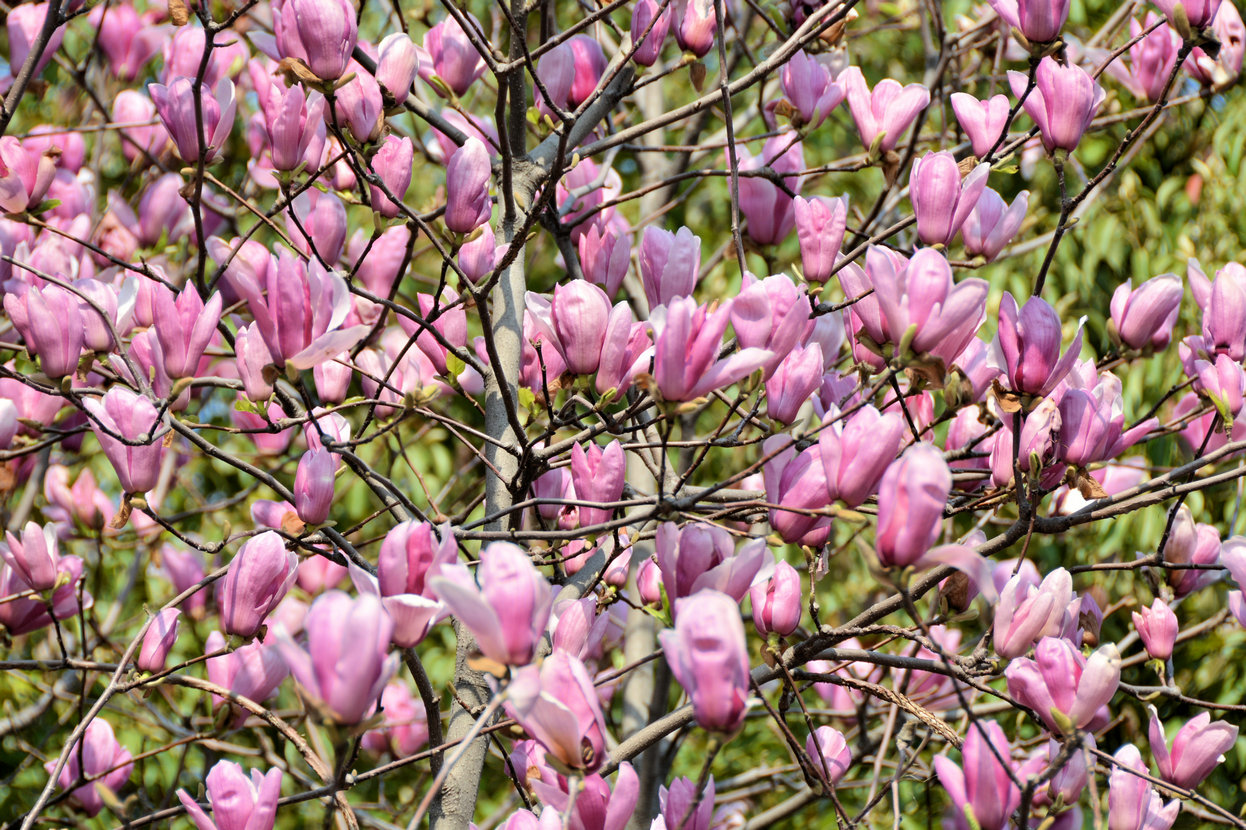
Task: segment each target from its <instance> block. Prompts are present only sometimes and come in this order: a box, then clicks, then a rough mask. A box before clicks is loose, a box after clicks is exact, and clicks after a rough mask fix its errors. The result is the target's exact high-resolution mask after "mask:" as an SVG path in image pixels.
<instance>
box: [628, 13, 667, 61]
mask: <svg viewBox="0 0 1246 830" xmlns="http://www.w3.org/2000/svg"><path fill="white" fill-rule="evenodd" d="M660 5H661V4H660V3H658V2H657V0H639V2H637V3H636V5H635V7H633V9H632V28H631V35H632V43H633V45H635V46H636V53H635V54H634V55H633V56H632V60H634V61H636V63H638V64H640V65H641V66H653V65H654V64H655V63H657V60H658V56H659V55H661V54H662V43H663V41H665V40H666V35H667V32H669V31H670V28H671V7H670V6H667V7H666V8H664V9H662V13H661V15H658V7H659V6H660ZM655 17H656V20H655ZM646 30H648V32H649V34H647V35H645V31H646ZM641 35H645V36H644V39H643V40H641Z"/></svg>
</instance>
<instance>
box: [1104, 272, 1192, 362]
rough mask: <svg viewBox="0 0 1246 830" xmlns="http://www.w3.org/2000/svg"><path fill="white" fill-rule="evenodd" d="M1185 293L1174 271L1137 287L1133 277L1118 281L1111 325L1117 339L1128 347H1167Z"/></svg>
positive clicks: (1113, 301) (1113, 296) (1113, 299)
mask: <svg viewBox="0 0 1246 830" xmlns="http://www.w3.org/2000/svg"><path fill="white" fill-rule="evenodd" d="M1184 293H1185V291H1184V288H1183V286H1182V285H1181V278H1180V277H1178V276H1177V275H1176V274H1160V275H1159V276H1158V277H1152V278H1151V279H1149V280H1147V281H1146V282H1144V283H1142V285H1139V286H1138V287H1137V288H1136V289H1135V288H1134V287H1133V283H1132V281H1126V282H1123V283H1121V284H1120V285H1118V286H1117V287H1116V291H1114V292H1113V293H1112V304H1111V313H1112V321H1111V325H1112V327H1113V328H1114V329H1115V332H1116V336H1117V337H1118V338H1120V342H1122V343H1124V344H1125V345H1126V346H1128V347H1129V348H1131V349H1147V348H1150V349H1153V350H1155V351H1162V350H1163V349H1166V348H1167V347H1168V344H1169V343H1170V342H1171V341H1172V328H1173V325H1174V324H1175V323H1176V322H1177V314H1178V312H1180V311H1181V298H1182V296H1183V295H1184Z"/></svg>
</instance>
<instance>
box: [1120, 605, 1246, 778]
mask: <svg viewBox="0 0 1246 830" xmlns="http://www.w3.org/2000/svg"><path fill="white" fill-rule="evenodd" d="M1157 602H1158V600H1157ZM1135 616H1136V615H1135ZM1237 733H1238V728H1237V727H1236V726H1233V725H1232V724H1229V723H1225V722H1224V721H1222V720H1218V721H1216V722H1215V723H1212V722H1211V715H1210V714H1209V713H1207V712H1201V713H1199V714H1197V715H1195V716H1194V717H1192V718H1190V720H1188V721H1186V723H1185V725H1184V726H1182V727H1181V728H1180V729H1179V730H1177V734H1176V735H1175V736H1174V737H1173V739H1172V746H1171V752H1170V751H1169V744H1168V743H1167V741H1166V740H1165V738H1164V725H1163V724H1162V723H1160V720H1159V713H1158V712H1156V711H1155V708H1154V707H1151V725H1150V728H1149V731H1148V736H1149V738H1150V740H1151V754H1152V755H1154V756H1155V764H1156V766H1158V767H1159V774H1160V777H1161V778H1163V779H1164V780H1165V781H1169V782H1171V783H1173V784H1175V785H1177V786H1178V787H1181V788H1182V789H1186V790H1192V789H1194V788H1195V787H1197V786H1198V785H1199V784H1201V783H1203V781H1204V780H1206V778H1207V776H1209V775H1211V771H1212V770H1214V769H1215V768H1216V766H1217V765H1219V764H1221V763H1223V762H1224V753H1226V752H1228V751H1229V750H1230V749H1231V748H1232V747H1233V744H1235V743H1236V742H1237Z"/></svg>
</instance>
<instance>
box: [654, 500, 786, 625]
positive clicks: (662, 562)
mask: <svg viewBox="0 0 1246 830" xmlns="http://www.w3.org/2000/svg"><path fill="white" fill-rule="evenodd" d="M654 551H655V554H656V557H657V566H658V569H659V571H660V572H661V575H662V579H661V584H662V587H664V588H665V589H666V596H667V599H668V600H670V602H671V603H673V604H675V605H676V606H678V600H680V599H683V598H684V597H689V596H693V595H694V594H697V593H699V592H700V591H703V590H712V591H719V592H721V593H724V594H726V595H727V596H729V597H731V598H732V599H734V600H736V601H737V602H739V601H742V600H743V599H744V596H745V595H746V594H748V592H749V589H750V588H751V587H752V586H753V585H754V584H755V583H757V582H758V580H764V579H765V578H766V577H767V576H768V575H769V572H770V571H771V568H772V563H773V556H772V555H771V553H770V550H769V548H768V547H767V546H766V544H765V542H764V540H761V539H755V540H753V541H751V542H749V543H748V544H746V545H744V546H743V547H741V548H740V552H739V553H736V552H735V545H734V543H733V542H732V540H731V535H730V534H729V533H727V531H725V530H723V529H722V528H720V527H716V526H715V525H711V524H706V523H703V522H694V523H692V524H686V525H684V526H683V527H679V526H678V525H676V524H674V523H673V522H663V523H662V524H660V525H658V529H657V535H656V537H655V539H654ZM675 610H677V609H675Z"/></svg>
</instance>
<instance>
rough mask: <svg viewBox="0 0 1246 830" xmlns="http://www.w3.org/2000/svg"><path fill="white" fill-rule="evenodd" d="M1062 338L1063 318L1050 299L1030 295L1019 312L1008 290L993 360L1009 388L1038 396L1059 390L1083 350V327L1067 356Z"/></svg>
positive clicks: (1000, 311)
mask: <svg viewBox="0 0 1246 830" xmlns="http://www.w3.org/2000/svg"><path fill="white" fill-rule="evenodd" d="M1060 339H1061V330H1060V318H1059V317H1058V316H1057V315H1056V311H1055V309H1054V308H1052V307H1051V306H1050V305H1049V304H1048V303H1047V301H1046V300H1044V299H1043V298H1042V297H1030V298H1029V299H1028V300H1026V301H1025V305H1024V306H1022V307H1021V310H1020V311H1018V310H1017V301H1016V300H1014V299H1013V298H1012V294H1010V293H1008V292H1007V291H1005V292H1004V298H1003V300H1002V301H1001V302H1000V304H999V331H998V332H997V333H996V335H995V342H994V343H993V344H992V347H991V360H992V361H993V363H994V365H995V366H996V367H997V368H999V370H1000V371H1001V372H1003V374H1004V375H1005V377H1006V379H1007V381H1008V385H1009V388H1011V389H1012V390H1013V391H1014V392H1018V393H1020V394H1023V395H1035V396H1043V395H1047V394H1048V393H1050V392H1051V390H1052V389H1055V387H1056V384H1057V383H1059V382H1060V381H1061V380H1063V379H1064V376H1065V375H1067V374H1068V373H1069V370H1070V369H1072V368H1073V363H1074V361H1076V360H1077V356H1078V354H1079V353H1080V352H1081V350H1082V328H1081V326H1080V325H1079V326H1078V328H1077V334H1076V335H1075V336H1074V338H1073V342H1072V343H1071V344H1070V345H1069V348H1068V350H1067V351H1066V352H1065V353H1064V355H1063V356H1061V354H1060Z"/></svg>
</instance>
